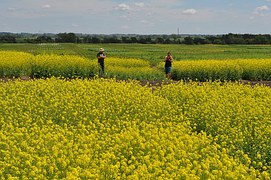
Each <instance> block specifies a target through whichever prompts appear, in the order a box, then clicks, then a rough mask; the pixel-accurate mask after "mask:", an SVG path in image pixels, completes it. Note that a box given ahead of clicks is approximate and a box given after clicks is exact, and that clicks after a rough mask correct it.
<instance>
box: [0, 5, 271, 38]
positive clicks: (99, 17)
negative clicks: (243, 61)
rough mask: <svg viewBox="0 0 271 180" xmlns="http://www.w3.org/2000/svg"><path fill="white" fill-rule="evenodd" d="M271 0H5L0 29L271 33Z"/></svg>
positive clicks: (24, 30) (0, 16) (35, 31)
mask: <svg viewBox="0 0 271 180" xmlns="http://www.w3.org/2000/svg"><path fill="white" fill-rule="evenodd" d="M270 20H271V0H246V1H245V0H145V1H141V0H111V1H109V0H0V32H14V33H18V32H29V33H60V32H75V33H88V34H115V33H119V34H176V33H177V32H178V29H179V33H180V34H226V33H242V34H243V33H251V34H271V23H270Z"/></svg>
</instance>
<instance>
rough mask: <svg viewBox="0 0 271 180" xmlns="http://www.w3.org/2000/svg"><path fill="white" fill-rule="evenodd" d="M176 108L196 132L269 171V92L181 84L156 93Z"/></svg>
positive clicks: (244, 87) (229, 85) (260, 88)
mask: <svg viewBox="0 0 271 180" xmlns="http://www.w3.org/2000/svg"><path fill="white" fill-rule="evenodd" d="M157 93H159V95H161V96H163V97H165V98H167V99H169V100H170V101H171V102H172V103H173V104H174V106H176V107H178V110H179V111H180V113H182V114H183V115H184V117H185V119H187V120H188V121H189V122H190V125H191V128H193V129H194V131H196V132H205V133H207V134H208V135H211V136H212V137H213V138H214V140H215V142H216V143H218V144H219V145H220V146H221V148H225V149H227V150H228V151H229V154H230V155H232V156H234V157H238V158H239V159H240V160H241V161H242V162H243V164H246V165H247V166H250V167H254V168H255V169H257V170H258V171H260V172H268V173H270V170H271V163H270V162H271V161H270V160H271V159H270V158H271V156H270V152H271V146H270V144H271V140H270V138H269V137H270V136H271V131H270V128H271V126H270V122H271V118H270V117H271V114H270V112H271V109H270V103H271V99H270V96H271V89H270V88H269V87H266V86H261V85H256V86H254V87H251V86H250V85H244V84H241V83H223V84H222V83H221V82H206V83H195V82H189V83H183V82H180V83H178V84H174V85H168V86H165V87H163V89H162V90H160V91H158V92H157Z"/></svg>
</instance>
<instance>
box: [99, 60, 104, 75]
mask: <svg viewBox="0 0 271 180" xmlns="http://www.w3.org/2000/svg"><path fill="white" fill-rule="evenodd" d="M103 73H104V62H99V75H102V74H103Z"/></svg>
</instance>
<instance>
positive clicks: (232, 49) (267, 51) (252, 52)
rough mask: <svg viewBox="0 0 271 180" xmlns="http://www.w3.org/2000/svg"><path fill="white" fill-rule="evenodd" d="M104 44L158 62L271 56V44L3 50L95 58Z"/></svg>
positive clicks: (115, 52)
mask: <svg viewBox="0 0 271 180" xmlns="http://www.w3.org/2000/svg"><path fill="white" fill-rule="evenodd" d="M100 47H103V48H104V49H105V50H106V53H107V55H108V56H111V57H126V58H127V57H130V58H139V59H145V60H148V61H150V62H151V63H152V64H157V63H158V62H160V61H162V60H163V58H164V56H165V55H166V53H167V52H168V51H171V52H172V54H173V57H174V59H175V60H195V59H196V60H197V59H240V58H245V59H251V58H257V59H260V58H271V46H270V45H176V44H172V45H164V44H0V50H13V51H22V52H29V53H32V54H43V53H46V54H48V53H53V54H67V55H79V56H84V57H87V58H90V59H93V58H95V57H96V54H97V52H98V51H99V48H100Z"/></svg>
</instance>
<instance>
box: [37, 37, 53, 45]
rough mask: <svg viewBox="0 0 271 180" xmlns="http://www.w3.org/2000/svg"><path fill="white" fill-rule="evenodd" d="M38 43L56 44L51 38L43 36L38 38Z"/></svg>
mask: <svg viewBox="0 0 271 180" xmlns="http://www.w3.org/2000/svg"><path fill="white" fill-rule="evenodd" d="M36 42H37V43H52V42H54V40H53V39H52V38H51V37H49V36H46V35H42V36H38V37H37V39H36Z"/></svg>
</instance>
